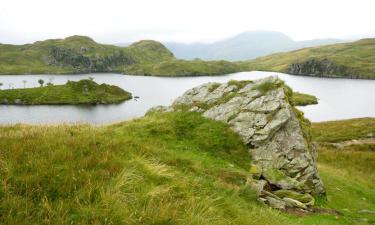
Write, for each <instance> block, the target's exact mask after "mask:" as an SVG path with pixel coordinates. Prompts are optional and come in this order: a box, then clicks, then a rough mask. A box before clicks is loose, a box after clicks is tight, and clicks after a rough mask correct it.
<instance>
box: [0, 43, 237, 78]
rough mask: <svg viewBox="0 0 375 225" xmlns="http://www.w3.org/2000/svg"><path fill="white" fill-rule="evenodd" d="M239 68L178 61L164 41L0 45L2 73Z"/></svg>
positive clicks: (180, 72) (184, 72)
mask: <svg viewBox="0 0 375 225" xmlns="http://www.w3.org/2000/svg"><path fill="white" fill-rule="evenodd" d="M237 71H239V66H238V65H236V64H233V63H229V62H225V61H212V62H205V61H200V60H196V61H184V60H176V59H175V57H174V56H173V54H172V53H171V52H170V51H169V50H168V49H167V48H166V47H164V46H163V45H162V44H161V43H159V42H156V41H151V40H144V41H139V42H136V43H134V44H132V45H130V46H128V47H117V46H112V45H103V44H98V43H96V42H95V41H94V40H92V39H91V38H89V37H84V36H72V37H68V38H65V39H55V40H46V41H39V42H35V43H34V44H27V45H1V44H0V74H45V73H47V74H48V73H49V74H51V73H52V74H60V73H67V74H70V73H91V72H117V73H127V74H134V75H159V76H195V75H220V74H228V73H233V72H237Z"/></svg>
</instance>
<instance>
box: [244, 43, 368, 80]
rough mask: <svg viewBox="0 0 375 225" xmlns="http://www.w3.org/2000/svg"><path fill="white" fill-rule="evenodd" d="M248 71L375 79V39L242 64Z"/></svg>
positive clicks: (294, 52)
mask: <svg viewBox="0 0 375 225" xmlns="http://www.w3.org/2000/svg"><path fill="white" fill-rule="evenodd" d="M240 64H241V65H243V66H244V67H245V68H244V69H247V70H264V71H276V72H285V73H291V74H297V75H313V76H338V77H352V78H375V39H374V38H373V39H363V40H360V41H356V42H351V43H343V44H333V45H326V46H321V47H313V48H304V49H301V50H296V51H292V52H287V53H278V54H273V55H270V56H265V57H260V58H257V59H255V60H252V61H247V62H241V63H240Z"/></svg>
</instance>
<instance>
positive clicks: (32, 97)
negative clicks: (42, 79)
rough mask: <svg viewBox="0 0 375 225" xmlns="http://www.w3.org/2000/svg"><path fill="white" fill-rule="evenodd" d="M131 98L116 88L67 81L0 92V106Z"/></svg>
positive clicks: (98, 102)
mask: <svg viewBox="0 0 375 225" xmlns="http://www.w3.org/2000/svg"><path fill="white" fill-rule="evenodd" d="M131 98H132V95H131V94H130V93H129V92H127V91H124V90H123V89H121V88H119V87H117V86H113V85H108V84H100V85H99V84H97V83H96V82H94V81H92V80H89V79H88V80H80V81H77V82H75V81H68V82H67V83H66V84H64V85H51V84H50V85H47V86H45V87H37V88H23V89H9V90H0V104H5V105H60V104H69V105H76V104H110V103H119V102H122V101H125V100H129V99H131Z"/></svg>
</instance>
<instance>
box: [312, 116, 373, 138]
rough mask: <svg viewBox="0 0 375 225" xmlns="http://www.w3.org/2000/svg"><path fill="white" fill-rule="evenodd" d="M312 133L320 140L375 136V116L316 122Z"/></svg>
mask: <svg viewBox="0 0 375 225" xmlns="http://www.w3.org/2000/svg"><path fill="white" fill-rule="evenodd" d="M312 128H313V129H312V135H313V136H314V139H315V140H316V141H318V142H341V141H347V140H352V139H365V138H371V137H375V118H359V119H349V120H339V121H329V122H322V123H314V124H313V125H312Z"/></svg>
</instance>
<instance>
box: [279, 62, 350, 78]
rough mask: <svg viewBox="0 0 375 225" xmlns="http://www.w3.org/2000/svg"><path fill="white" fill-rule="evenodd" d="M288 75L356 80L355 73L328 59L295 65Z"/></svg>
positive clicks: (290, 68) (289, 69)
mask: <svg viewBox="0 0 375 225" xmlns="http://www.w3.org/2000/svg"><path fill="white" fill-rule="evenodd" d="M286 73H289V74H294V75H306V76H324V77H339V76H340V77H349V78H356V77H357V76H356V75H355V73H354V72H353V71H352V70H350V69H349V68H347V67H346V66H343V65H338V64H336V63H334V62H332V61H330V60H328V59H324V60H319V59H314V58H312V59H309V60H306V61H304V62H300V63H293V64H291V65H290V66H289V68H288V69H287V71H286Z"/></svg>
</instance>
